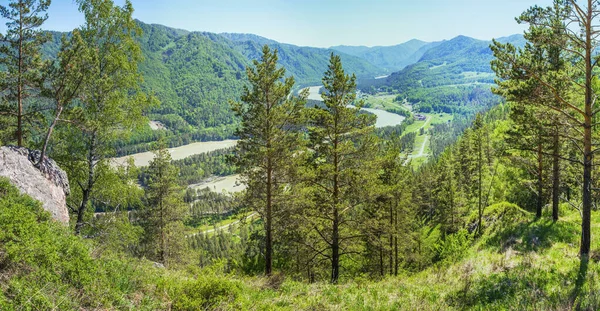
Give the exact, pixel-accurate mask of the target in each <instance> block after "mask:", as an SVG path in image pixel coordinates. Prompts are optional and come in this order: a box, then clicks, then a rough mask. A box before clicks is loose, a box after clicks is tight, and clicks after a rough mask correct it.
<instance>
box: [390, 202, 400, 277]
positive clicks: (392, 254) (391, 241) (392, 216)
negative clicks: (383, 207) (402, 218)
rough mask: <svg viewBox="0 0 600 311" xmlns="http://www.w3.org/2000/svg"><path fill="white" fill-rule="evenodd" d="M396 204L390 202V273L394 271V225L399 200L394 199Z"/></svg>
mask: <svg viewBox="0 0 600 311" xmlns="http://www.w3.org/2000/svg"><path fill="white" fill-rule="evenodd" d="M393 202H394V204H390V230H391V233H390V237H389V239H390V241H389V242H390V250H389V252H390V253H389V254H390V255H389V261H390V274H393V273H394V253H393V252H392V250H393V249H394V235H396V230H397V228H396V226H395V225H394V208H397V205H398V204H397V201H396V200H395V199H394V201H393Z"/></svg>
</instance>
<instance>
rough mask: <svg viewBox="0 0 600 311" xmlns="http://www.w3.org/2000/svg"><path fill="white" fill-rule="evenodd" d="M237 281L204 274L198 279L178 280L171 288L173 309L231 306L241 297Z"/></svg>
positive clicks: (206, 308) (205, 308) (203, 308)
mask: <svg viewBox="0 0 600 311" xmlns="http://www.w3.org/2000/svg"><path fill="white" fill-rule="evenodd" d="M240 291H241V286H240V284H238V283H237V282H234V281H231V280H228V279H226V278H223V277H217V276H202V277H199V278H198V279H196V280H190V281H184V282H178V284H177V285H176V287H175V288H172V290H171V295H170V296H171V297H173V304H172V306H171V307H172V308H173V310H190V311H192V310H214V309H219V306H223V305H227V306H231V305H233V304H234V303H235V301H236V299H237V298H238V297H239V295H240Z"/></svg>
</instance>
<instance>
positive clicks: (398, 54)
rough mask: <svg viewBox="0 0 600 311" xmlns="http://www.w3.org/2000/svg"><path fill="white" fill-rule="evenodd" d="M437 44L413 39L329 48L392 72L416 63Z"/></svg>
mask: <svg viewBox="0 0 600 311" xmlns="http://www.w3.org/2000/svg"><path fill="white" fill-rule="evenodd" d="M438 44H439V42H432V43H429V42H424V41H420V40H416V39H413V40H410V41H407V42H405V43H402V44H398V45H394V46H375V47H365V46H345V45H340V46H333V47H331V49H333V50H336V51H340V52H342V53H346V54H350V55H354V56H358V57H360V58H363V59H364V60H366V61H368V62H370V63H371V64H373V65H375V66H378V67H381V68H383V69H385V70H387V71H389V72H394V71H398V70H402V69H403V68H404V67H406V66H408V65H411V64H414V63H416V62H417V61H419V59H421V57H422V56H423V54H424V53H426V52H427V51H428V50H429V49H431V48H434V47H435V46H437V45H438Z"/></svg>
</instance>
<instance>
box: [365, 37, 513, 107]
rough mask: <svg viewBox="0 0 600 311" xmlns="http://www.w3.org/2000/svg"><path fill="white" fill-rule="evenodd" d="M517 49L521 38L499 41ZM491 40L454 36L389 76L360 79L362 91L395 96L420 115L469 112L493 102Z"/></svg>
mask: <svg viewBox="0 0 600 311" xmlns="http://www.w3.org/2000/svg"><path fill="white" fill-rule="evenodd" d="M499 40H500V41H502V42H510V43H513V44H515V45H517V46H521V45H523V44H524V39H523V36H522V35H513V36H510V37H503V38H500V39H499ZM490 44H491V41H483V40H477V39H473V38H469V37H466V36H458V37H456V38H453V39H451V40H446V41H442V42H439V43H437V44H436V46H433V47H431V48H429V49H427V50H426V51H424V52H423V55H422V56H421V58H420V59H419V60H418V62H416V63H414V64H411V65H409V66H407V67H406V68H404V69H402V70H400V71H397V72H394V73H392V74H390V75H389V76H388V77H387V78H385V79H377V80H363V81H361V84H360V85H359V87H360V88H361V90H362V91H364V92H368V93H372V94H374V93H376V92H377V91H382V90H383V91H386V92H389V93H393V94H399V95H398V97H397V100H398V101H401V102H402V101H407V102H408V103H411V104H413V105H414V106H415V109H416V110H417V111H421V112H430V111H438V112H447V113H451V112H455V113H461V114H464V113H472V112H473V111H479V110H481V109H484V108H486V107H490V106H491V105H493V104H495V103H497V101H498V98H496V97H495V96H493V95H492V94H491V92H490V86H491V85H492V84H493V83H494V79H495V75H494V73H493V72H492V69H491V67H490V61H491V60H492V59H493V55H492V51H491V50H490V48H489V45H490Z"/></svg>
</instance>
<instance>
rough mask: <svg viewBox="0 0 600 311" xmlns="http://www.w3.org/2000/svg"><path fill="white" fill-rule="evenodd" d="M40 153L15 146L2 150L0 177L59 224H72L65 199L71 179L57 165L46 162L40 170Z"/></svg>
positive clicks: (52, 162) (50, 160)
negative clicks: (39, 206) (28, 197)
mask: <svg viewBox="0 0 600 311" xmlns="http://www.w3.org/2000/svg"><path fill="white" fill-rule="evenodd" d="M39 157H40V152H39V151H37V150H29V149H27V148H21V147H15V146H3V147H0V176H4V177H7V178H8V179H9V180H10V181H11V183H12V184H14V185H15V186H16V187H17V188H19V190H20V191H21V192H22V193H26V194H27V195H29V196H31V197H32V198H34V199H36V200H38V201H40V202H42V206H43V208H44V209H45V210H47V211H49V212H50V213H51V214H52V217H53V218H54V219H56V220H58V221H60V222H63V223H68V222H69V211H68V210H67V203H66V196H67V195H69V192H70V188H69V179H68V178H67V174H66V173H65V171H63V170H62V169H61V168H60V167H58V165H57V164H56V162H54V160H52V159H48V158H46V159H45V160H44V161H43V162H42V163H41V165H40V168H39V169H38V168H37V167H36V166H35V165H34V163H37V161H38V159H39Z"/></svg>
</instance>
